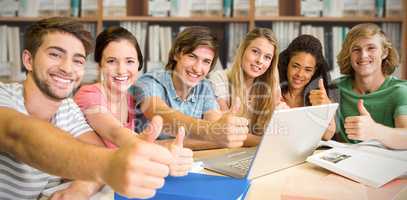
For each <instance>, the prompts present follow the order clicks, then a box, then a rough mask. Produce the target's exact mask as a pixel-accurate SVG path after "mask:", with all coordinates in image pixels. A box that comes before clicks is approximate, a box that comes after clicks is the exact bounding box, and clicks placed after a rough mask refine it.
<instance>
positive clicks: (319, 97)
mask: <svg viewBox="0 0 407 200" xmlns="http://www.w3.org/2000/svg"><path fill="white" fill-rule="evenodd" d="M318 86H319V89H318V90H311V92H310V95H309V101H310V102H311V105H313V106H315V105H321V104H329V103H331V100H330V99H329V97H328V95H327V94H326V90H325V87H324V80H323V79H322V78H321V79H319V82H318Z"/></svg>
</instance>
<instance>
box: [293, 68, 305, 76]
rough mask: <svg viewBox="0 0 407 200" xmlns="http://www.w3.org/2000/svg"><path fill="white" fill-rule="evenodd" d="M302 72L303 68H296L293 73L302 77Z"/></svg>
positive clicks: (303, 71)
mask: <svg viewBox="0 0 407 200" xmlns="http://www.w3.org/2000/svg"><path fill="white" fill-rule="evenodd" d="M304 73H305V70H304V69H297V70H296V71H295V75H296V76H297V77H302V76H303V75H304Z"/></svg>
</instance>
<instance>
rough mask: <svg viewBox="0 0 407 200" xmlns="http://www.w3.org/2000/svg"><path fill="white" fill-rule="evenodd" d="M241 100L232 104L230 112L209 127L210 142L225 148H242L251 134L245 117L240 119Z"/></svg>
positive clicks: (237, 99)
mask: <svg viewBox="0 0 407 200" xmlns="http://www.w3.org/2000/svg"><path fill="white" fill-rule="evenodd" d="M240 105H241V103H240V99H239V98H236V100H235V102H232V105H231V107H230V110H229V112H226V113H225V114H223V116H222V117H221V118H220V119H219V120H217V121H215V122H214V123H212V124H211V126H210V127H209V129H210V130H209V132H210V135H209V137H208V139H209V140H211V141H214V142H216V143H218V144H220V145H222V146H224V147H241V146H242V145H243V142H244V141H245V140H246V138H247V134H248V132H249V128H248V125H249V121H248V120H247V119H246V118H244V117H239V112H240Z"/></svg>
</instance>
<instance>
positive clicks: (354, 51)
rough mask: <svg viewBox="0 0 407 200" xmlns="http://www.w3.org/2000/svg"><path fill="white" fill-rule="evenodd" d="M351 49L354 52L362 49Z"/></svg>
mask: <svg viewBox="0 0 407 200" xmlns="http://www.w3.org/2000/svg"><path fill="white" fill-rule="evenodd" d="M351 51H352V52H359V51H360V49H359V48H353V49H352V50H351Z"/></svg>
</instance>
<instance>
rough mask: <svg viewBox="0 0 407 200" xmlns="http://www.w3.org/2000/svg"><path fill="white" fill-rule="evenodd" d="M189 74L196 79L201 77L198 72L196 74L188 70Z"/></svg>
mask: <svg viewBox="0 0 407 200" xmlns="http://www.w3.org/2000/svg"><path fill="white" fill-rule="evenodd" d="M187 75H188V76H190V77H192V78H194V79H197V78H199V77H201V75H198V74H195V73H192V72H187Z"/></svg>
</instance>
